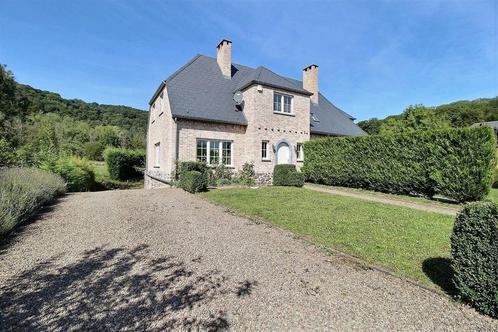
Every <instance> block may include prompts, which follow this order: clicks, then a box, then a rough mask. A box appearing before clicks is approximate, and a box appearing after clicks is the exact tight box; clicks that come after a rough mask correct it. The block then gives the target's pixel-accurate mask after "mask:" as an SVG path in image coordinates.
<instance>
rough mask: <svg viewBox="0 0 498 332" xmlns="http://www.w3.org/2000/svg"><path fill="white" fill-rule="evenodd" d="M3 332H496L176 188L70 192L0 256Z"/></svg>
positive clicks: (465, 312) (462, 311) (431, 296)
mask: <svg viewBox="0 0 498 332" xmlns="http://www.w3.org/2000/svg"><path fill="white" fill-rule="evenodd" d="M0 296H1V299H0V313H1V316H0V330H25V331H36V330H58V331H66V330H76V329H78V330H80V329H88V330H96V329H99V330H103V329H111V330H166V329H183V330H198V329H201V330H220V329H226V328H228V329H233V330H403V331H406V330H445V331H446V330H455V331H456V330H458V331H463V330H475V331H477V330H479V331H483V330H494V331H496V330H498V322H497V321H495V320H492V319H490V318H487V317H484V316H481V315H479V314H477V313H476V312H475V311H474V310H472V309H471V308H469V307H466V306H463V305H460V304H457V303H455V302H453V301H451V300H449V299H447V298H446V297H444V296H440V295H437V294H435V293H433V292H430V291H427V290H424V289H422V288H419V287H417V286H414V285H412V284H410V283H408V282H406V281H403V280H401V279H398V278H395V277H391V276H389V275H386V274H383V273H382V272H378V271H376V270H371V269H368V268H364V267H361V266H359V265H358V264H355V263H353V262H351V261H349V260H348V259H345V258H341V257H339V256H334V255H328V254H325V253H322V252H321V251H320V250H319V249H317V248H315V247H314V246H312V245H309V244H306V243H305V242H304V241H301V240H298V239H294V238H293V237H292V235H291V234H289V233H286V232H284V231H281V230H279V229H276V228H273V227H270V226H267V225H262V224H255V223H253V222H251V221H249V220H247V219H244V218H241V217H236V216H233V215H231V214H229V213H226V212H225V211H224V209H223V208H222V207H218V206H215V205H212V204H210V203H208V202H206V201H204V200H202V199H200V198H199V197H195V196H193V195H190V194H187V193H185V192H183V191H180V190H177V189H157V190H148V191H146V190H129V191H109V192H97V193H81V194H73V195H68V196H66V197H65V198H63V199H61V200H60V201H59V202H58V204H56V205H55V206H54V207H53V209H52V210H51V211H47V212H45V213H44V214H43V215H42V216H41V217H40V218H39V219H38V221H36V222H34V223H31V224H29V225H27V226H26V227H24V229H22V230H20V231H19V233H18V234H17V235H16V236H14V237H13V240H12V241H11V242H10V243H7V244H5V245H4V246H3V247H2V249H1V250H0Z"/></svg>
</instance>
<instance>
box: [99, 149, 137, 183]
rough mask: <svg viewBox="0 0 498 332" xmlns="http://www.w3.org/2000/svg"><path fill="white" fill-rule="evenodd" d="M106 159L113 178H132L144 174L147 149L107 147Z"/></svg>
mask: <svg viewBox="0 0 498 332" xmlns="http://www.w3.org/2000/svg"><path fill="white" fill-rule="evenodd" d="M104 159H105V161H106V164H107V169H108V170H109V176H110V177H111V179H113V180H130V179H136V178H140V177H142V176H143V168H144V166H145V151H143V150H130V149H123V148H107V149H105V151H104Z"/></svg>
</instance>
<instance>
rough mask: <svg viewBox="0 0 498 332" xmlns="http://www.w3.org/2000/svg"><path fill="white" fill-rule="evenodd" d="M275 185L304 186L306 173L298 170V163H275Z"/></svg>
mask: <svg viewBox="0 0 498 332" xmlns="http://www.w3.org/2000/svg"><path fill="white" fill-rule="evenodd" d="M273 185H274V186H293V187H302V186H303V185H304V174H303V173H300V172H298V171H297V170H296V165H292V164H280V165H275V167H274V168H273Z"/></svg>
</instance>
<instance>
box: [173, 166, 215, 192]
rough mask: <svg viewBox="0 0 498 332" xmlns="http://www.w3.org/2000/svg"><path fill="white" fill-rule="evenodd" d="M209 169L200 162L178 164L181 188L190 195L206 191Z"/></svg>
mask: <svg viewBox="0 0 498 332" xmlns="http://www.w3.org/2000/svg"><path fill="white" fill-rule="evenodd" d="M208 171H209V169H208V167H207V165H206V163H202V162H198V161H182V162H180V163H179V164H178V173H177V174H178V177H179V180H180V182H179V183H180V188H182V189H183V190H185V191H188V192H190V193H195V192H199V191H204V190H206V188H207V185H208V179H209V177H208Z"/></svg>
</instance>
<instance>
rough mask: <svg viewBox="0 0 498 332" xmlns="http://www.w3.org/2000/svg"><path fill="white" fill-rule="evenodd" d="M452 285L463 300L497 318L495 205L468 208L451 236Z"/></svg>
mask: <svg viewBox="0 0 498 332" xmlns="http://www.w3.org/2000/svg"><path fill="white" fill-rule="evenodd" d="M451 256H452V267H453V282H454V285H455V287H456V289H457V291H458V292H459V294H460V296H461V297H462V299H464V300H466V301H468V302H469V303H470V304H472V305H473V306H474V307H476V308H477V309H478V310H480V311H481V312H483V313H485V314H487V315H490V316H493V317H498V205H496V204H494V203H492V202H477V203H470V204H467V205H466V206H465V207H464V209H463V210H462V212H460V213H459V214H458V216H457V218H456V221H455V225H454V227H453V234H452V236H451Z"/></svg>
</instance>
